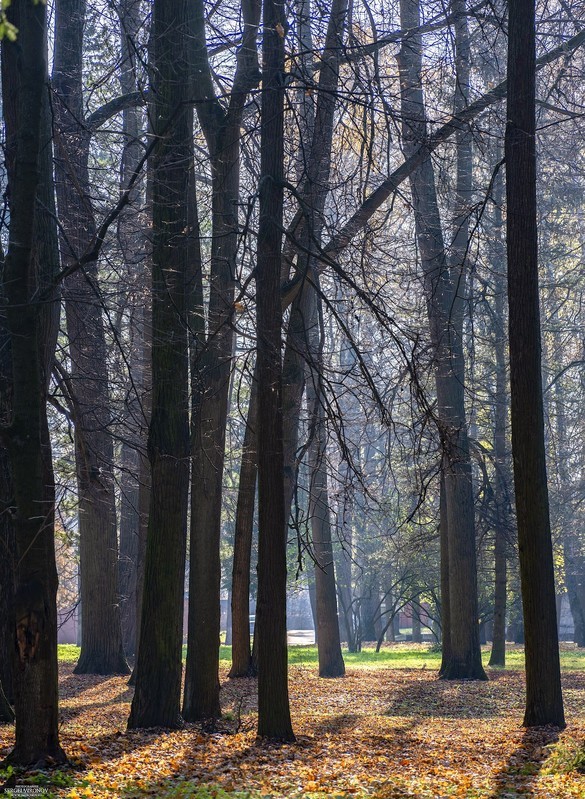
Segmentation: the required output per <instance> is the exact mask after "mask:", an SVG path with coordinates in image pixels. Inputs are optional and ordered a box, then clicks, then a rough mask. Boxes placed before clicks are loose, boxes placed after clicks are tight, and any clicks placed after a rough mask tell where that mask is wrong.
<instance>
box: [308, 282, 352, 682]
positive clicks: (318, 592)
mask: <svg viewBox="0 0 585 799" xmlns="http://www.w3.org/2000/svg"><path fill="white" fill-rule="evenodd" d="M313 297H314V299H313V308H314V312H313V314H312V318H311V319H310V320H308V334H309V347H310V350H311V354H312V358H311V360H310V363H309V365H308V371H309V376H308V380H307V406H308V408H309V419H310V428H312V429H310V431H309V435H310V436H311V439H310V443H309V468H310V480H309V519H310V521H311V533H312V543H313V555H314V557H315V609H316V616H317V624H316V638H317V648H318V653H319V676H320V677H342V676H343V675H344V674H345V664H344V662H343V655H342V654H341V641H340V637H339V622H338V620H337V591H336V587H335V564H334V559H333V541H332V538H331V519H330V515H329V514H330V510H329V493H328V489H327V463H326V457H327V455H326V436H327V430H326V425H325V408H324V407H323V403H324V401H325V398H324V394H323V385H322V369H323V356H322V344H323V342H322V334H323V331H322V329H321V325H320V320H319V312H318V304H319V301H320V299H319V297H318V295H317V291H316V289H314V291H313Z"/></svg>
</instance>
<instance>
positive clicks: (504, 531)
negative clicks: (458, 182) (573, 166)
mask: <svg viewBox="0 0 585 799" xmlns="http://www.w3.org/2000/svg"><path fill="white" fill-rule="evenodd" d="M494 200H495V203H496V206H495V219H494V239H495V241H494V252H493V260H492V264H493V268H494V274H495V275H496V278H495V287H494V293H495V300H494V315H493V320H494V350H495V361H496V392H495V397H494V404H495V411H494V413H495V423H494V462H495V477H494V483H495V487H494V494H495V497H494V502H495V519H496V525H495V543H494V629H493V639H492V650H491V654H490V660H489V665H490V666H505V665H506V595H507V561H508V558H507V549H508V530H509V517H510V514H509V505H510V503H509V500H508V449H507V446H506V439H507V437H506V426H507V417H508V392H507V369H506V334H505V321H504V302H505V290H506V288H505V269H504V267H505V263H506V261H505V252H504V244H503V241H502V200H503V185H502V181H501V180H498V181H497V184H496V186H495V192H494Z"/></svg>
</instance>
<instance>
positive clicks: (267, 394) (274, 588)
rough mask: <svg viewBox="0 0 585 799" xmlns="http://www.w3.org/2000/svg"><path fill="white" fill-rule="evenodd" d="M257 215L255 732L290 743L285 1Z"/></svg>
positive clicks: (266, 84) (274, 33)
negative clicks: (283, 280)
mask: <svg viewBox="0 0 585 799" xmlns="http://www.w3.org/2000/svg"><path fill="white" fill-rule="evenodd" d="M263 11H264V13H263V44H262V123H261V145H260V147H261V150H260V152H261V155H260V161H261V164H260V221H259V227H258V259H257V268H256V324H257V362H258V386H259V389H258V526H259V545H258V602H257V609H256V629H257V630H258V737H259V738H260V739H263V738H268V739H272V740H275V739H276V740H284V741H294V733H293V730H292V723H291V718H290V707H289V699H288V674H287V672H288V668H287V639H286V537H285V529H286V513H285V505H284V454H283V418H282V365H281V354H280V348H281V338H282V306H281V298H280V276H281V235H282V234H281V230H282V214H283V178H284V85H283V81H282V75H283V73H284V39H285V36H286V27H287V22H286V17H285V13H284V5H283V4H282V3H279V2H274V0H265V2H264V9H263Z"/></svg>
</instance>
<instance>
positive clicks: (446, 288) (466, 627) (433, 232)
mask: <svg viewBox="0 0 585 799" xmlns="http://www.w3.org/2000/svg"><path fill="white" fill-rule="evenodd" d="M400 8H401V23H402V27H403V28H404V29H405V30H411V29H413V28H416V27H418V25H419V16H420V15H419V5H418V0H401V5H400ZM399 68H400V80H401V88H402V113H403V119H404V122H403V137H404V149H405V153H406V155H407V157H408V155H410V154H412V153H413V152H414V151H415V150H416V146H417V143H418V142H422V141H425V140H426V128H427V125H426V118H425V109H424V99H423V92H422V88H421V71H422V42H421V38H420V36H414V35H413V36H409V37H408V39H407V40H405V41H404V42H403V45H402V48H401V50H400V54H399ZM410 185H411V192H412V202H413V208H414V215H415V225H416V235H417V241H418V245H419V249H420V253H421V260H422V266H423V272H424V286H425V294H426V298H427V307H428V314H429V324H430V331H431V341H432V344H433V348H434V352H435V377H436V386H437V405H438V411H437V416H438V418H437V424H438V427H439V434H440V437H441V446H442V451H443V467H444V479H445V498H446V511H447V528H448V535H447V538H448V553H449V554H448V557H449V605H450V608H449V611H450V643H451V658H450V660H449V662H448V663H446V664H445V668H444V669H443V670H442V672H441V677H443V678H444V679H482V680H485V679H487V677H486V674H485V672H484V670H483V666H482V663H481V649H480V645H479V629H478V608H477V565H476V551H475V521H474V507H473V490H472V473H471V460H470V455H469V441H468V435H467V424H466V419H465V399H464V375H465V370H464V362H463V343H462V335H461V323H460V320H461V318H462V309H461V305H462V303H463V295H462V293H460V291H461V282H462V273H463V267H462V265H461V264H459V265H458V266H457V268H456V269H454V270H452V271H454V274H451V273H450V270H449V268H448V266H447V263H446V257H445V247H444V244H443V234H442V228H441V220H440V216H439V210H438V205H437V197H436V189H435V179H434V173H433V166H432V163H431V161H430V159H427V160H426V161H424V162H423V163H422V164H421V166H420V167H419V168H418V169H417V170H416V171H415V172H413V173H412V174H411V176H410Z"/></svg>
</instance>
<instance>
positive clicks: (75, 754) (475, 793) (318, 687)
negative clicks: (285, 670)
mask: <svg viewBox="0 0 585 799" xmlns="http://www.w3.org/2000/svg"><path fill="white" fill-rule="evenodd" d="M224 654H225V650H224ZM315 657H316V655H315V650H314V648H310V649H309V648H303V649H302V650H301V649H293V650H292V651H291V669H290V695H291V708H292V716H293V725H294V729H295V733H296V736H297V742H296V743H294V744H286V745H279V746H274V745H266V744H264V745H256V743H255V735H256V732H255V731H256V716H255V707H256V686H255V683H254V681H253V680H228V679H227V665H228V664H227V662H225V661H222V675H221V676H222V707H223V711H224V715H223V717H222V719H221V720H220V721H219V722H218V723H217V725H216V727H215V728H214V729H205V730H204V729H202V728H201V726H198V725H193V724H187V725H185V727H184V729H182V730H179V731H174V732H169V731H164V730H147V731H127V730H126V720H127V718H128V713H129V710H130V701H131V698H132V689H130V688H128V686H127V684H126V682H127V681H126V679H125V678H121V677H109V678H103V677H97V676H76V675H74V674H73V665H74V664H73V663H72V662H63V663H61V677H60V685H61V716H62V724H61V741H62V744H63V746H64V748H65V749H66V751H67V754H68V755H69V757H70V760H71V767H68V768H65V769H61V770H60V771H58V772H53V773H44V772H37V773H32V774H28V775H27V776H26V777H19V778H18V781H17V784H18V786H19V788H18V789H15V790H18V791H20V792H19V793H13V794H12V795H13V796H44V797H67V799H80V798H85V797H103V798H104V799H106V797H107V798H108V799H134V798H136V799H138V797H147V796H151V797H157V798H158V799H258V798H259V797H286V798H287V799H300V798H301V797H302V799H324V798H325V797H330V799H333V798H334V797H335V799H342V798H343V799H345V798H346V797H347V799H349V798H350V797H353V798H354V799H370V797H371V798H373V799H398V798H399V797H400V798H401V799H405V798H406V797H409V798H410V799H439V798H440V799H443V797H445V798H447V797H464V798H465V799H518V798H519V797H535V798H536V797H541V798H542V799H544V797H550V799H569V798H571V799H574V797H579V798H580V799H584V798H585V773H582V772H580V771H579V769H582V770H583V771H585V654H582V653H578V652H577V651H576V650H574V649H573V648H572V645H564V646H563V654H562V660H563V667H564V668H563V688H564V697H565V710H566V716H567V720H568V726H567V729H566V730H564V731H563V732H561V733H559V732H558V731H557V730H554V729H548V728H540V729H536V730H530V731H527V730H524V729H523V728H522V727H521V722H522V713H523V704H524V694H523V692H524V679H523V672H522V670H521V668H519V667H518V664H519V663H520V662H521V659H522V653H521V649H519V648H514V650H512V651H511V653H510V658H509V659H510V661H511V664H512V665H511V668H507V669H505V670H502V669H498V670H496V669H489V670H488V673H489V678H490V679H489V682H457V683H455V682H441V681H438V680H437V679H436V668H437V663H438V656H437V655H436V654H435V653H433V652H431V651H429V648H428V646H418V647H417V646H416V645H408V644H397V645H389V646H387V647H386V648H385V649H384V650H383V651H382V652H381V653H380V654H379V655H375V653H373V651H369V652H368V651H365V652H363V653H362V654H360V655H355V656H350V657H348V659H347V660H348V673H347V676H346V677H345V678H343V679H339V680H322V679H319V677H318V676H317V672H316V667H315V662H314V661H315ZM12 740H13V729H12V728H11V727H10V726H0V756H2V755H4V754H6V753H7V752H8V751H9V748H10V745H11V743H12ZM7 776H9V775H8V774H7V773H6V772H0V781H3V779H6V777H7ZM25 784H26V785H28V786H30V789H31V790H30V791H28V792H22V788H24V787H25ZM27 790H28V789H27ZM0 793H1V790H0ZM8 795H10V794H8Z"/></svg>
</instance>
